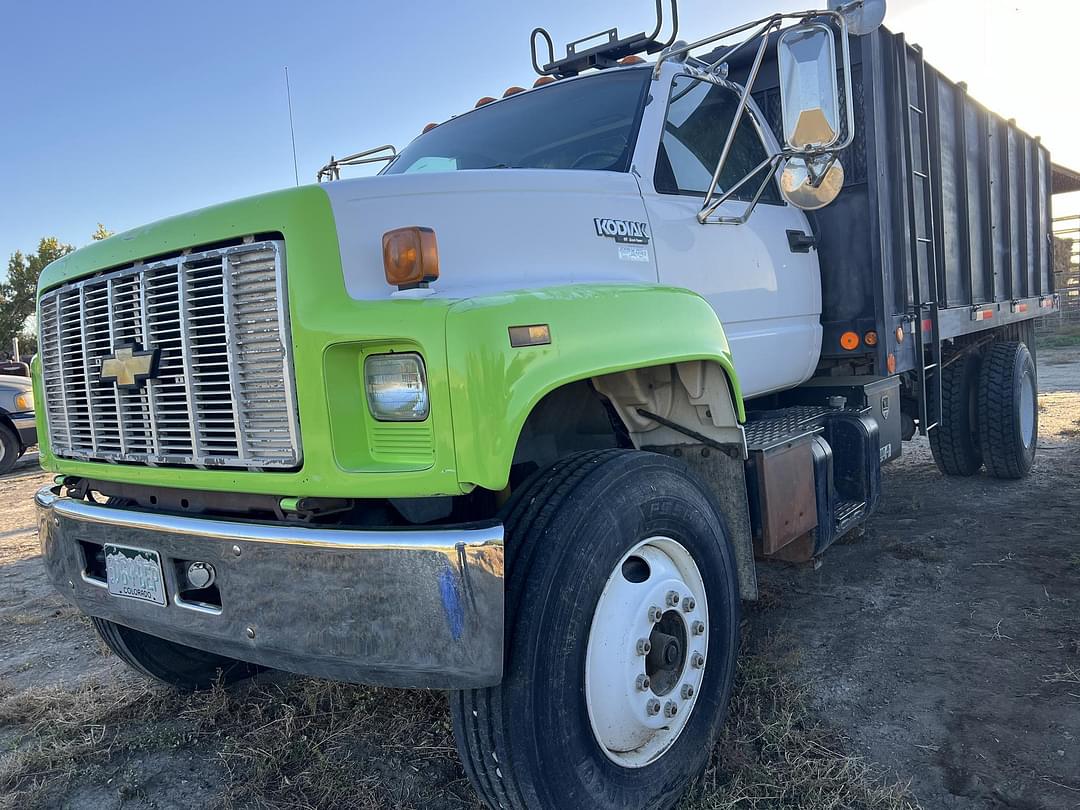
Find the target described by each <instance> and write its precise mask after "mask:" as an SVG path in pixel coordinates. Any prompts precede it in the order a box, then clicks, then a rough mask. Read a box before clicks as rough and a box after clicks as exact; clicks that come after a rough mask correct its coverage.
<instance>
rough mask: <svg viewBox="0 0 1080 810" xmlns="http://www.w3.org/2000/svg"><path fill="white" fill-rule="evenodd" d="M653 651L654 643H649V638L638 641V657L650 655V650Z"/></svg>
mask: <svg viewBox="0 0 1080 810" xmlns="http://www.w3.org/2000/svg"><path fill="white" fill-rule="evenodd" d="M651 649H652V642H651V641H649V640H648V639H647V638H639V639H638V640H637V654H638V655H648V654H649V650H651Z"/></svg>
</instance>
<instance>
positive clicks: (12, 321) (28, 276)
mask: <svg viewBox="0 0 1080 810" xmlns="http://www.w3.org/2000/svg"><path fill="white" fill-rule="evenodd" d="M74 249H75V248H73V247H72V246H71V245H65V244H64V243H62V242H61V241H60V240H59V239H57V238H56V237H55V236H49V237H46V238H44V239H42V240H41V241H40V242H39V243H38V249H37V253H32V254H30V255H28V256H27V255H23V252H22V251H21V250H17V251H15V252H14V253H13V254H11V258H10V259H8V272H7V279H5V280H4V281H3V282H0V351H3V352H8V351H10V347H11V341H12V339H13V338H16V337H17V338H19V343H20V348H21V349H22V351H23V353H25V354H31V353H32V352H33V351H35V350H36V347H37V336H36V335H35V334H34V333H33V331H31V330H29V329H28V328H27V327H28V324H27V321H28V320H29V319H30V316H31V315H33V314H34V310H35V307H36V303H37V282H38V276H40V275H41V271H42V270H44V269H45V267H46V265H48V264H49V263H50V262H54V261H56V260H57V259H59V258H60V257H61V256H66V255H67V254H68V253H71V251H73V250H74Z"/></svg>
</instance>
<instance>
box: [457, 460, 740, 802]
mask: <svg viewBox="0 0 1080 810" xmlns="http://www.w3.org/2000/svg"><path fill="white" fill-rule="evenodd" d="M506 530H507V548H508V581H507V605H506V610H507V661H506V672H505V676H504V679H503V682H502V684H501V685H499V686H498V687H494V688H491V689H479V690H471V691H464V692H456V693H454V694H453V695H452V696H451V707H452V711H453V719H454V730H455V736H456V738H457V743H458V749H459V751H460V753H461V756H462V760H463V762H464V764H465V768H466V771H467V772H468V773H469V776H470V778H471V779H472V781H473V784H474V785H475V786H476V788H477V791H478V792H479V793H480V795H481V797H482V798H483V799H484V801H485V802H486V803H487V805H488V806H489V807H492V808H515V810H547V809H548V808H570V807H589V808H599V809H601V810H602V809H604V808H621V809H629V810H632V809H633V808H668V807H671V806H672V805H674V804H675V802H676V801H678V799H679V797H680V796H681V795H682V793H683V792H684V791H685V789H686V787H687V786H688V785H689V784H690V782H691V781H692V780H693V779H694V778H696V777H697V775H698V774H700V772H701V771H702V770H703V769H704V767H705V765H706V763H707V761H708V758H709V753H710V750H711V748H712V745H713V743H714V741H715V740H716V737H717V735H718V734H719V732H720V729H721V726H722V724H723V721H724V716H725V713H726V708H727V703H728V698H729V696H730V693H731V685H732V680H733V677H734V672H735V656H736V652H737V637H738V623H739V594H738V582H737V578H736V567H735V558H734V553H733V551H732V549H731V545H730V543H729V542H728V539H727V535H726V532H725V529H724V525H723V521H722V519H721V517H720V515H719V513H718V510H717V507H716V505H715V503H714V501H713V499H712V497H711V496H710V495H709V493H708V492H707V491H706V490H705V488H704V487H703V485H702V484H701V483H700V482H699V481H698V480H697V479H696V478H695V477H694V476H693V475H692V474H691V473H690V472H689V471H688V470H687V469H686V468H685V467H684V466H683V465H681V464H680V463H679V462H678V461H676V460H674V459H670V458H667V457H664V456H659V455H655V454H651V453H642V452H635V451H624V450H611V451H599V452H590V453H583V454H580V455H576V456H572V457H570V458H568V459H565V460H563V461H561V462H559V463H558V464H556V465H555V466H553V467H552V468H550V469H548V470H547V471H545V472H543V473H541V474H538V475H537V476H536V477H534V478H533V479H532V481H531V482H530V483H529V484H528V485H526V487H525V488H524V491H523V492H522V493H520V494H518V495H516V496H515V499H514V502H513V504H512V505H511V508H510V513H509V517H508V519H507V521H506Z"/></svg>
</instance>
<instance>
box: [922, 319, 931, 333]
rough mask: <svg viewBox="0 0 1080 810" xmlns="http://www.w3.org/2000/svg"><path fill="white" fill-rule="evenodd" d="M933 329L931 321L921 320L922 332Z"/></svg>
mask: <svg viewBox="0 0 1080 810" xmlns="http://www.w3.org/2000/svg"><path fill="white" fill-rule="evenodd" d="M933 327H934V322H933V321H931V320H930V319H929V318H924V319H923V322H922V330H923V331H924V332H929V331H930V330H931V329H932V328H933Z"/></svg>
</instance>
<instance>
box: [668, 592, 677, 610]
mask: <svg viewBox="0 0 1080 810" xmlns="http://www.w3.org/2000/svg"><path fill="white" fill-rule="evenodd" d="M667 603H668V607H675V606H676V605H677V604H679V592H678V591H668V592H667Z"/></svg>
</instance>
